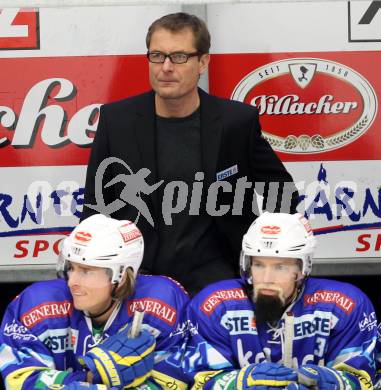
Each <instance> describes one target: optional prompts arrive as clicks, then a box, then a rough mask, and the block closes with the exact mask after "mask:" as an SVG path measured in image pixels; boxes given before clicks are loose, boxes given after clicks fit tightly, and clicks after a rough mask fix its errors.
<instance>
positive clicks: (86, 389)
mask: <svg viewBox="0 0 381 390" xmlns="http://www.w3.org/2000/svg"><path fill="white" fill-rule="evenodd" d="M53 386H54V385H53ZM55 386H57V387H54V388H55V389H56V388H57V389H58V388H59V389H60V390H118V388H117V387H107V386H106V385H92V384H90V383H86V382H73V383H70V384H68V385H62V387H58V385H55ZM52 389H53V387H52Z"/></svg>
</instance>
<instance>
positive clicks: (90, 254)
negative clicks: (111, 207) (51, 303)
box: [57, 214, 144, 284]
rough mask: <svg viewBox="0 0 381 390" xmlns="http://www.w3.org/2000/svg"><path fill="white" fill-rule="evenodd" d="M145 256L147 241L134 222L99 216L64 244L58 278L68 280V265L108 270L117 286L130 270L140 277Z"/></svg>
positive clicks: (77, 230) (68, 238) (83, 222)
mask: <svg viewBox="0 0 381 390" xmlns="http://www.w3.org/2000/svg"><path fill="white" fill-rule="evenodd" d="M143 254H144V241H143V237H142V234H141V232H140V230H139V229H138V228H137V227H136V225H135V224H134V223H133V222H130V221H127V220H124V221H118V220H116V219H113V218H109V217H106V216H104V215H101V214H96V215H92V216H90V217H89V218H87V219H85V220H84V221H82V222H81V223H80V224H79V225H78V226H77V227H76V228H75V229H74V230H73V231H72V232H71V234H70V235H69V236H68V237H66V238H65V239H64V240H63V242H62V247H61V251H60V255H59V258H58V262H57V274H58V276H63V277H65V272H66V271H67V263H68V262H72V263H78V264H83V265H87V266H93V267H100V268H105V269H107V270H108V273H109V275H110V280H111V283H112V284H117V283H120V281H121V280H122V278H123V275H124V274H125V273H126V270H127V269H128V268H129V267H130V268H131V269H132V270H133V273H134V276H135V277H136V275H137V272H138V269H139V267H140V265H141V262H142V260H143ZM66 277H67V275H66Z"/></svg>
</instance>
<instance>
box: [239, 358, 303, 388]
mask: <svg viewBox="0 0 381 390" xmlns="http://www.w3.org/2000/svg"><path fill="white" fill-rule="evenodd" d="M297 379H298V376H297V373H296V372H295V371H294V370H292V369H291V368H287V367H285V366H283V365H281V364H277V363H268V362H262V363H258V364H250V365H249V366H246V367H244V368H242V369H241V370H240V372H239V374H238V378H237V390H249V389H250V390H265V389H266V390H279V389H280V388H284V387H286V386H287V385H289V384H291V383H293V382H296V381H297Z"/></svg>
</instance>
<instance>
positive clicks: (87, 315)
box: [83, 283, 119, 320]
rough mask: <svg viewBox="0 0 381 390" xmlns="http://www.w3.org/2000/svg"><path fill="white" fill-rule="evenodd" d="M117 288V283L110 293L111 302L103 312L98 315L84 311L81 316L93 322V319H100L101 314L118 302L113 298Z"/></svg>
mask: <svg viewBox="0 0 381 390" xmlns="http://www.w3.org/2000/svg"><path fill="white" fill-rule="evenodd" d="M118 286H119V283H115V285H114V287H113V289H112V291H111V302H110V304H109V305H108V306H107V308H106V309H105V310H103V311H101V312H100V313H98V314H90V313H89V312H86V311H84V312H83V314H84V315H85V317H87V318H91V319H92V320H93V319H95V318H98V317H101V316H103V314H105V313H107V312H108V311H109V310H110V309H111V307H112V305H113V304H114V303H115V302H116V301H117V300H118V298H117V297H116V296H115V292H116V289H117V288H118Z"/></svg>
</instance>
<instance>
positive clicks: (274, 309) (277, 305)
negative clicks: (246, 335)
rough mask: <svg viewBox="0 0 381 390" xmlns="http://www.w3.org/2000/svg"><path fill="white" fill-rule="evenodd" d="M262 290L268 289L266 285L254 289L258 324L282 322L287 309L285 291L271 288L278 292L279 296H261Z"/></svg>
mask: <svg viewBox="0 0 381 390" xmlns="http://www.w3.org/2000/svg"><path fill="white" fill-rule="evenodd" d="M261 288H266V289H268V287H267V286H265V285H258V286H256V287H255V288H254V297H253V299H254V302H255V318H256V322H257V324H263V323H266V322H270V323H276V322H278V321H279V320H280V318H281V317H282V315H283V312H284V309H285V298H284V294H283V290H282V289H281V288H279V287H271V289H272V290H276V291H277V292H278V294H277V295H265V294H261V292H260V290H261Z"/></svg>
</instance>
